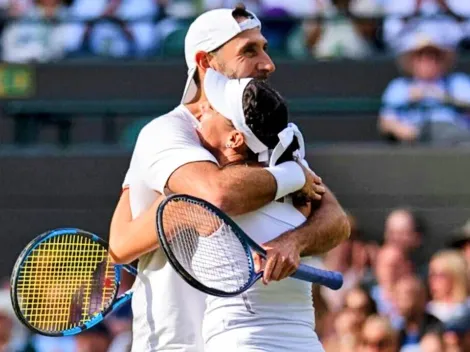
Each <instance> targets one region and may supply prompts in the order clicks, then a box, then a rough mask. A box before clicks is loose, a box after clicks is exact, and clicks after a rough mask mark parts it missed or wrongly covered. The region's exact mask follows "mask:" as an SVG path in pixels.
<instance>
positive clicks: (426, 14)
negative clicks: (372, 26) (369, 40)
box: [381, 0, 465, 47]
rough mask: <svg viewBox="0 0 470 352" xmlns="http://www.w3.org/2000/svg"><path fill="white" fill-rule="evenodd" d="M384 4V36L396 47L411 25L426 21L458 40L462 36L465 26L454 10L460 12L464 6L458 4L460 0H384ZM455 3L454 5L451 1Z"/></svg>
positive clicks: (427, 23)
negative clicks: (454, 13) (463, 26)
mask: <svg viewBox="0 0 470 352" xmlns="http://www.w3.org/2000/svg"><path fill="white" fill-rule="evenodd" d="M381 1H382V2H383V6H384V12H385V17H386V18H385V21H384V25H383V27H384V28H383V32H384V39H385V41H386V43H387V44H388V45H389V46H390V47H393V46H395V45H396V44H397V43H399V42H400V41H401V40H402V35H403V33H405V32H406V31H408V30H409V28H410V27H412V26H415V25H417V24H425V25H427V26H431V27H433V29H435V30H436V31H438V32H439V33H441V34H442V35H445V36H447V37H449V38H450V39H452V40H454V41H455V42H459V41H460V40H461V39H462V37H463V30H462V26H461V24H460V23H459V21H458V20H457V18H456V16H455V15H453V14H452V12H459V9H460V8H462V6H455V5H456V4H457V3H458V2H460V3H465V1H460V0H456V1H455V0H424V1H423V0H381ZM451 2H453V3H454V4H451Z"/></svg>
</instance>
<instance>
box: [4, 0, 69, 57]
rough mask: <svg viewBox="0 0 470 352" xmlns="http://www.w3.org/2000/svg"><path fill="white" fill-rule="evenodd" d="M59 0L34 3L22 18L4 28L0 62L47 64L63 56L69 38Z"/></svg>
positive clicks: (63, 11)
mask: <svg viewBox="0 0 470 352" xmlns="http://www.w3.org/2000/svg"><path fill="white" fill-rule="evenodd" d="M66 15H67V9H66V7H65V6H64V5H63V3H62V1H61V0H37V1H36V2H35V5H34V6H32V7H30V8H29V9H28V10H27V11H26V13H25V14H24V16H23V17H21V18H19V19H18V20H17V21H14V22H12V23H11V24H9V25H7V27H6V28H5V30H4V32H3V35H2V46H3V60H4V61H8V62H15V63H29V62H47V61H51V60H57V59H60V58H62V57H63V56H64V54H65V51H66V47H67V40H68V38H69V36H68V33H67V31H66V28H67V27H66V25H64V24H61V23H60V22H59V21H58V20H60V19H64V18H65V17H66Z"/></svg>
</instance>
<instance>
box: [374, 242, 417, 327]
mask: <svg viewBox="0 0 470 352" xmlns="http://www.w3.org/2000/svg"><path fill="white" fill-rule="evenodd" d="M411 269H412V264H411V262H410V260H409V259H408V258H407V256H406V255H405V254H404V252H403V251H402V250H401V249H400V248H398V247H396V246H393V245H385V246H383V247H382V248H381V249H380V251H379V253H378V254H377V260H376V264H375V275H376V279H377V285H376V286H374V287H372V289H371V297H372V299H373V300H374V301H375V303H376V304H377V310H378V312H379V314H381V315H385V316H387V317H388V318H389V319H390V321H391V323H392V325H393V326H394V327H395V328H398V327H400V326H401V324H402V319H401V317H400V316H399V314H398V311H397V309H396V307H395V304H394V299H393V297H394V290H395V285H396V283H397V281H398V280H399V279H400V277H403V276H404V275H407V274H410V273H411V271H412V270H411Z"/></svg>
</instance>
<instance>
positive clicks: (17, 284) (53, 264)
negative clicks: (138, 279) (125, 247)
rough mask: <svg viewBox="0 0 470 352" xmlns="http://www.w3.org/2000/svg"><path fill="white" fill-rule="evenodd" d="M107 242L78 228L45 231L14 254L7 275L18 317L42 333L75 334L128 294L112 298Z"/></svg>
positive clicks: (117, 272)
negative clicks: (19, 252) (10, 274)
mask: <svg viewBox="0 0 470 352" xmlns="http://www.w3.org/2000/svg"><path fill="white" fill-rule="evenodd" d="M107 248H108V246H107V243H106V242H104V241H103V240H102V239H100V238H99V237H98V236H96V235H94V234H91V233H89V232H85V231H82V230H79V229H72V228H71V229H57V230H53V231H49V232H46V233H44V234H42V235H40V236H38V237H37V238H35V239H34V240H33V241H31V242H30V243H29V244H28V246H27V247H26V248H25V249H24V250H23V252H22V253H21V254H20V256H19V258H18V259H17V261H16V264H15V267H14V269H13V274H12V276H11V300H12V304H13V308H14V310H15V313H16V315H17V316H18V318H19V319H20V320H21V321H22V322H23V323H24V324H25V325H26V326H27V327H28V328H30V329H31V330H33V331H35V332H37V333H39V334H41V335H46V336H65V335H75V334H78V333H80V332H82V331H84V330H86V329H89V328H91V327H93V326H94V325H96V324H98V323H99V322H101V321H102V320H103V319H104V317H105V315H107V314H109V313H110V312H112V311H114V310H117V309H118V308H119V307H121V306H122V305H123V304H124V303H126V302H127V301H129V300H130V299H131V297H132V292H131V291H127V292H125V293H124V294H122V295H121V296H119V297H117V294H118V290H119V284H120V281H121V268H123V269H125V270H126V271H127V272H129V273H131V274H133V275H137V270H136V269H135V268H134V267H132V266H129V265H115V264H113V263H112V262H111V261H110V260H109V255H108V251H107Z"/></svg>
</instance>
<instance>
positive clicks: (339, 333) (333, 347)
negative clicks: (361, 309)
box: [324, 310, 362, 352]
mask: <svg viewBox="0 0 470 352" xmlns="http://www.w3.org/2000/svg"><path fill="white" fill-rule="evenodd" d="M361 327H362V324H361V322H360V320H359V317H358V315H357V314H355V313H354V312H353V311H350V310H343V311H341V312H340V313H339V314H338V315H337V317H336V319H335V322H334V329H335V334H334V335H333V336H332V337H331V338H329V339H328V340H327V341H325V343H324V348H325V351H326V352H337V351H341V352H355V351H357V347H358V345H359V338H360V335H361Z"/></svg>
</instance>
